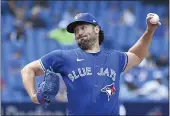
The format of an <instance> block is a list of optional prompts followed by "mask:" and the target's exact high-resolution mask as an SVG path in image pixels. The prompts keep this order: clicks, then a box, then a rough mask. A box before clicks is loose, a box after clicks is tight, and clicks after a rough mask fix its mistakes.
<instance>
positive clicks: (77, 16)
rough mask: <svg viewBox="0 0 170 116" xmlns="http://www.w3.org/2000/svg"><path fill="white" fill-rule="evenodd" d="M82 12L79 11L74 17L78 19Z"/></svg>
mask: <svg viewBox="0 0 170 116" xmlns="http://www.w3.org/2000/svg"><path fill="white" fill-rule="evenodd" d="M82 15H83V14H82V13H79V14H77V15H76V16H75V19H78V18H79V17H81V16H82Z"/></svg>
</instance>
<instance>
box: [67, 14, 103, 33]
mask: <svg viewBox="0 0 170 116" xmlns="http://www.w3.org/2000/svg"><path fill="white" fill-rule="evenodd" d="M83 23H89V24H93V25H98V26H99V24H98V22H97V20H96V18H95V17H94V16H93V15H92V14H90V13H79V14H77V15H76V16H75V17H74V21H73V22H72V23H70V24H69V25H68V26H67V31H68V32H70V33H74V29H75V27H76V26H77V25H79V24H83ZM99 27H100V26H99Z"/></svg>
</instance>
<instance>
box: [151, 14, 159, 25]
mask: <svg viewBox="0 0 170 116" xmlns="http://www.w3.org/2000/svg"><path fill="white" fill-rule="evenodd" d="M150 22H151V23H152V24H158V22H159V16H158V15H157V14H154V16H153V17H152V18H151V19H150Z"/></svg>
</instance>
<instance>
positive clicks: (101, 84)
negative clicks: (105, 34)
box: [39, 48, 128, 115]
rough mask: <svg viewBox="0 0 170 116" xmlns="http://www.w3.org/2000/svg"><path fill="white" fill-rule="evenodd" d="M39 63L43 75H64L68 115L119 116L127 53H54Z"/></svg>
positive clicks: (61, 51) (79, 51) (76, 51)
mask: <svg viewBox="0 0 170 116" xmlns="http://www.w3.org/2000/svg"><path fill="white" fill-rule="evenodd" d="M39 61H40V63H41V66H42V69H43V70H44V71H46V70H47V69H48V70H51V71H53V72H55V73H60V74H61V76H62V78H63V80H64V82H65V84H66V87H67V98H68V106H67V114H68V115H76V114H85V115H88V114H91V115H99V114H105V115H118V114H119V100H118V97H119V80H120V74H121V72H122V71H123V70H124V69H125V67H126V65H127V62H128V57H127V54H126V53H124V52H119V51H116V50H113V49H104V48H101V50H100V52H97V53H87V52H85V51H83V50H82V49H80V48H76V49H72V50H55V51H52V52H50V53H48V54H47V55H45V56H43V57H42V58H40V60H39Z"/></svg>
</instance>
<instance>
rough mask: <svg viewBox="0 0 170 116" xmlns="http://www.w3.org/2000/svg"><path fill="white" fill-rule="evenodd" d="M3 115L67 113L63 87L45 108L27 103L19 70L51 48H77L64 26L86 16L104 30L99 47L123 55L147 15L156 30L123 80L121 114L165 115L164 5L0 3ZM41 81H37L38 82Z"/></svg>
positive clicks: (134, 38)
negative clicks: (143, 55) (145, 51)
mask: <svg viewBox="0 0 170 116" xmlns="http://www.w3.org/2000/svg"><path fill="white" fill-rule="evenodd" d="M1 8H2V10H1V45H2V47H1V51H2V52H1V53H2V61H1V63H2V70H1V102H2V107H1V111H2V112H1V114H2V115H5V114H6V115H7V114H8V115H19V114H20V115H24V114H32V115H34V114H36V115H38V114H39V115H41V114H43V115H45V114H51V115H52V114H65V107H66V103H67V98H66V89H65V85H64V84H63V82H62V80H61V83H62V84H61V87H60V92H59V93H58V95H57V96H56V98H55V99H54V100H53V102H52V104H51V105H50V106H49V107H48V108H46V109H45V108H43V107H42V106H40V105H35V104H33V103H31V100H30V98H29V97H28V94H27V93H26V91H25V89H24V88H23V85H22V81H21V75H20V70H21V69H22V68H23V66H24V65H26V64H27V63H29V62H31V61H33V60H36V59H39V58H40V57H41V56H43V55H45V54H46V53H48V52H51V51H52V50H55V49H71V48H76V47H77V46H76V44H75V41H74V36H73V35H71V34H69V33H67V32H66V31H65V27H66V25H67V24H68V23H69V22H70V21H72V20H73V18H74V16H75V14H77V13H79V12H90V13H92V14H93V15H94V16H95V17H96V18H97V20H98V21H99V23H100V25H101V27H102V29H103V30H104V32H105V42H104V44H103V47H109V48H114V49H117V50H121V51H127V50H128V49H129V48H130V47H131V46H132V45H133V44H134V43H135V42H136V41H137V40H138V39H139V37H140V36H141V35H142V34H143V32H144V31H145V28H146V22H145V21H146V20H145V18H146V15H147V13H150V12H153V13H157V14H158V15H159V16H160V18H161V23H162V25H161V26H160V27H158V29H157V30H156V32H155V34H154V37H153V41H152V44H151V47H150V51H149V53H148V55H147V57H146V58H145V59H144V61H143V62H142V63H141V64H140V65H139V66H138V67H135V68H133V69H131V70H129V71H128V72H127V73H124V74H122V76H121V82H120V83H121V91H120V102H121V114H129V115H135V114H136V115H168V114H169V111H168V109H169V108H168V88H169V86H168V81H169V73H168V67H169V62H168V61H169V57H168V43H169V38H168V1H163V0H162V1H160V2H154V0H153V1H142V0H141V1H140V0H139V1H121V2H120V1H45V0H41V1H38V0H36V1H34V0H28V1H19V0H17V1H12V0H11V1H5V0H2V1H1ZM42 79H43V78H37V80H36V87H37V85H38V82H40V81H41V80H42Z"/></svg>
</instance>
